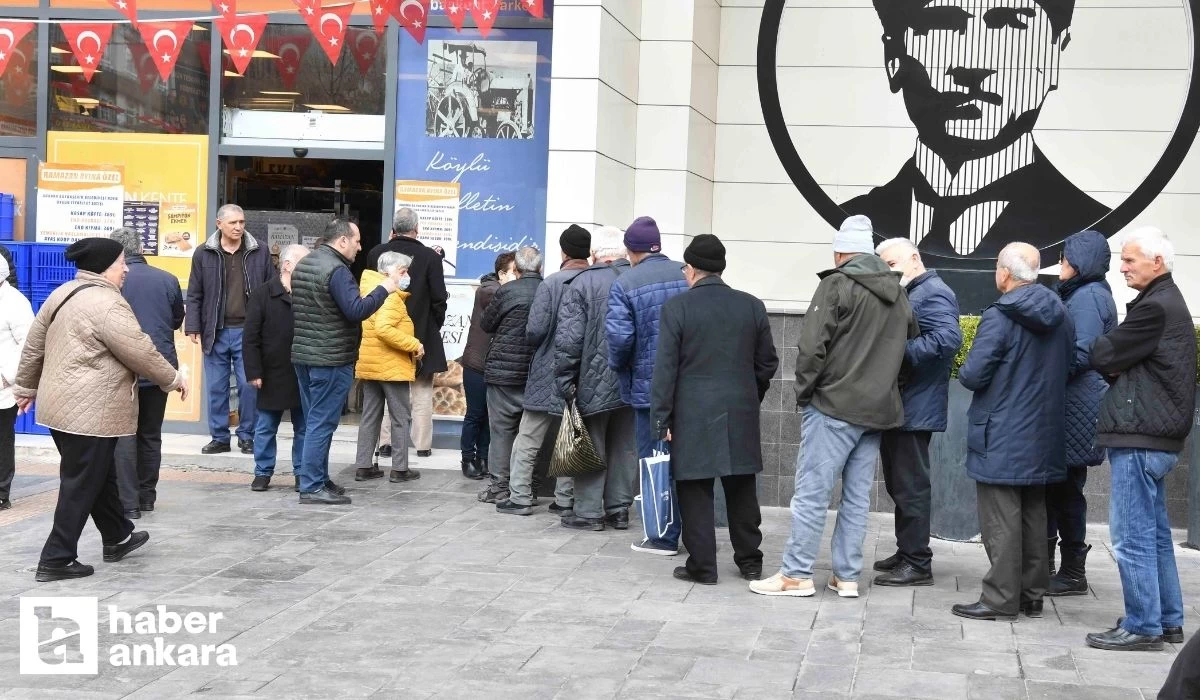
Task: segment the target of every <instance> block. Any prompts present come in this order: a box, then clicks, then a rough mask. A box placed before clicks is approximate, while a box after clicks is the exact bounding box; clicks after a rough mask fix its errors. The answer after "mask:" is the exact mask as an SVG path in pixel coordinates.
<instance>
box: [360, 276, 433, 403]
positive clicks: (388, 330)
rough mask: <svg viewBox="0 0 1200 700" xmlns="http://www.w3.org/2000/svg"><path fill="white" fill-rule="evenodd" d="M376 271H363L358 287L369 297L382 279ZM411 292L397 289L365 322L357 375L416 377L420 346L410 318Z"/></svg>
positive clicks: (406, 379) (399, 379)
mask: <svg viewBox="0 0 1200 700" xmlns="http://www.w3.org/2000/svg"><path fill="white" fill-rule="evenodd" d="M383 279H384V277H383V275H382V274H381V273H379V272H376V271H375V270H363V274H362V281H361V282H359V289H360V291H361V292H362V295H363V296H367V295H368V294H370V293H371V291H372V290H373V289H375V288H376V287H378V286H379V285H380V283H381V282H383ZM407 301H408V292H394V293H392V294H389V295H388V298H387V301H385V302H383V306H381V307H379V310H378V311H376V312H375V313H374V314H372V315H371V316H369V317H367V319H366V320H364V321H363V322H362V344H361V345H359V350H358V363H357V364H356V365H355V367H354V376H355V377H356V378H358V379H364V380H366V381H372V382H411V381H414V380H415V379H416V378H417V363H416V361H415V360H414V359H413V353H415V352H416V351H417V350H419V349H420V348H421V341H420V340H417V338H416V335H415V330H414V328H413V322H412V319H411V318H409V315H408V308H407V306H406V305H405V303H406V302H407Z"/></svg>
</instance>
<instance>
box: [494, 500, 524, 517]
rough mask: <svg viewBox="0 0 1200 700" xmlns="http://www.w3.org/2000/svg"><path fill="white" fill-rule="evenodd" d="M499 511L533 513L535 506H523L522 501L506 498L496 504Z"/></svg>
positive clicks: (515, 513) (518, 513) (521, 513)
mask: <svg viewBox="0 0 1200 700" xmlns="http://www.w3.org/2000/svg"><path fill="white" fill-rule="evenodd" d="M496 512H497V513H508V514H509V515H533V506H523V505H521V504H520V503H513V502H512V501H511V500H508V499H505V500H503V501H500V502H499V503H497V504H496Z"/></svg>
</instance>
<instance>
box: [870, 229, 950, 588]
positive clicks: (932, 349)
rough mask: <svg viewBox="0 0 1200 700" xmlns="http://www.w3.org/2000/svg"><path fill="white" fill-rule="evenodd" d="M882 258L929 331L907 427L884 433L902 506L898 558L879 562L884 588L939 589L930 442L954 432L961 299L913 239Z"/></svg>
mask: <svg viewBox="0 0 1200 700" xmlns="http://www.w3.org/2000/svg"><path fill="white" fill-rule="evenodd" d="M875 252H876V253H877V254H878V255H879V257H880V258H881V259H882V260H883V261H884V262H885V263H887V265H888V267H890V268H892V269H893V270H895V271H897V272H899V273H900V285H901V286H903V287H904V290H905V291H906V292H908V303H909V304H910V305H911V306H912V310H913V315H914V316H915V317H916V319H917V324H918V325H919V326H920V327H921V335H919V336H917V337H916V338H913V339H912V340H909V341H908V344H907V345H906V346H905V348H904V371H903V373H902V376H901V386H900V399H901V400H902V401H903V402H904V425H902V426H901V427H899V428H897V429H895V430H886V431H884V432H883V434H882V436H881V439H880V443H879V456H880V457H881V458H882V460H883V479H884V484H885V485H886V486H887V491H888V495H889V496H891V497H892V501H894V502H895V504H896V553H895V554H893V555H892V556H890V557H888V558H887V559H884V560H882V561H877V562H875V570H876V571H882V572H884V573H882V574H880V575H879V576H876V577H875V583H876V584H877V585H880V586H932V585H933V551H932V550H930V549H929V512H930V508H931V505H930V486H929V441H930V439H931V438H932V437H933V434H934V433H940V432H943V431H945V430H946V404H947V400H948V394H949V391H950V368H951V365H952V364H953V363H954V355H955V354H956V353H957V352H958V348H959V346H961V345H962V329H961V327H960V326H959V325H958V298H957V297H956V296H954V292H953V291H952V290H951V289H950V287H949V286H947V285H946V283H945V282H943V281H942V278H941V277H939V276H938V273H936V272H933V271H930V270H926V269H925V263H924V261H922V260H921V253H920V251H918V250H917V247H916V245H914V244H913V242H912V241H911V240H909V239H907V238H891V239H888V240H886V241H884V242H883V243H880V244H879V247H878V248H876V250H875Z"/></svg>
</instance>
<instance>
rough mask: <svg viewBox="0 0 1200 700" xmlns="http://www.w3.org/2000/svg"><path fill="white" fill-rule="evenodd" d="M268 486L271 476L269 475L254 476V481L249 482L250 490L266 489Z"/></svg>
mask: <svg viewBox="0 0 1200 700" xmlns="http://www.w3.org/2000/svg"><path fill="white" fill-rule="evenodd" d="M270 487H271V477H269V476H256V477H254V481H252V482H250V490H251V491H266V490H267V489H268V488H270Z"/></svg>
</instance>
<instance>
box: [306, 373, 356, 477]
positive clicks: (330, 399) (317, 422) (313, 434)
mask: <svg viewBox="0 0 1200 700" xmlns="http://www.w3.org/2000/svg"><path fill="white" fill-rule="evenodd" d="M296 379H297V380H298V381H299V384H300V403H301V404H302V407H303V409H304V423H305V426H306V430H305V434H304V451H303V453H302V457H301V459H300V469H299V471H297V473H298V474H299V476H300V493H315V492H317V491H320V490H321V489H323V488H325V482H326V481H329V445H330V443H332V442H333V433H334V431H335V430H337V427H338V422H339V421H340V420H341V418H342V409H343V408H345V407H346V399H347V398H348V397H349V396H350V387H351V386H352V385H353V384H354V365H341V366H340V367H310V366H309V365H299V364H298V365H296ZM293 470H294V471H295V467H293Z"/></svg>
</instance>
